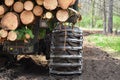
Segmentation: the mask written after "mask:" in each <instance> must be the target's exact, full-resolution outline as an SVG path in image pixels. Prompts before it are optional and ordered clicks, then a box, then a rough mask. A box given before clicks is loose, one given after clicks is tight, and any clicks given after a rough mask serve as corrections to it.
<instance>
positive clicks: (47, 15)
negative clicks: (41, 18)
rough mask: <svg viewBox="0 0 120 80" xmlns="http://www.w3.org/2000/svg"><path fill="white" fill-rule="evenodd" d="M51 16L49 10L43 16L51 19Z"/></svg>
mask: <svg viewBox="0 0 120 80" xmlns="http://www.w3.org/2000/svg"><path fill="white" fill-rule="evenodd" d="M52 16H53V14H52V13H51V12H46V14H45V18H47V19H51V18H52Z"/></svg>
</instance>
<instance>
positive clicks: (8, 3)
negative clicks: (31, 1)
mask: <svg viewBox="0 0 120 80" xmlns="http://www.w3.org/2000/svg"><path fill="white" fill-rule="evenodd" d="M4 3H5V5H6V6H8V7H10V6H12V5H13V3H14V0H4Z"/></svg>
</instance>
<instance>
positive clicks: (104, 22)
mask: <svg viewBox="0 0 120 80" xmlns="http://www.w3.org/2000/svg"><path fill="white" fill-rule="evenodd" d="M103 10H104V11H103V14H104V18H103V26H104V31H103V33H104V34H106V28H107V25H106V22H107V14H106V1H105V0H104V2H103Z"/></svg>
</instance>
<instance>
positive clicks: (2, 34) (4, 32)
mask: <svg viewBox="0 0 120 80" xmlns="http://www.w3.org/2000/svg"><path fill="white" fill-rule="evenodd" d="M7 35H8V32H7V31H6V30H4V29H1V30H0V37H1V38H6V37H7Z"/></svg>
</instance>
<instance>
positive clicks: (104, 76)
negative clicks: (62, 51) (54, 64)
mask: <svg viewBox="0 0 120 80" xmlns="http://www.w3.org/2000/svg"><path fill="white" fill-rule="evenodd" d="M89 34H90V33H89V32H88V33H87V32H86V33H85V34H84V35H85V36H86V35H89ZM83 59H84V60H83V74H82V75H73V76H55V75H49V72H48V68H47V67H46V68H43V67H40V66H38V65H36V64H35V63H33V62H32V61H31V60H30V59H24V60H22V61H21V62H22V63H21V64H22V65H17V66H13V67H11V68H9V69H2V70H0V80H119V79H120V60H119V59H115V58H112V57H111V56H110V55H109V54H108V53H107V52H105V51H103V50H101V49H100V48H98V47H96V46H94V45H92V44H91V43H88V42H86V41H84V54H83Z"/></svg>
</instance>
